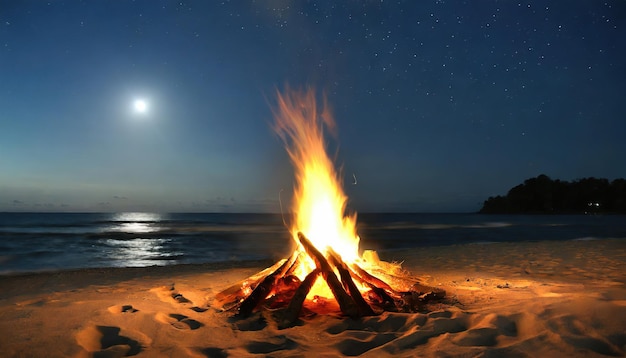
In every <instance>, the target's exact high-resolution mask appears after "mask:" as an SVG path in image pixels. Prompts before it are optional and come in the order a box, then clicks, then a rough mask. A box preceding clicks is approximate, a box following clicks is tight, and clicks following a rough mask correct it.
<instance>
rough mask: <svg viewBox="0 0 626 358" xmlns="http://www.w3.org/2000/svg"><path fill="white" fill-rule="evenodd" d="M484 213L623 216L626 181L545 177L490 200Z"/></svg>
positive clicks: (532, 179)
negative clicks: (567, 179) (569, 180)
mask: <svg viewBox="0 0 626 358" xmlns="http://www.w3.org/2000/svg"><path fill="white" fill-rule="evenodd" d="M480 212H481V213H486V214H495V213H498V214H518V213H536V214H551V213H626V179H615V180H613V181H612V182H609V180H608V179H597V178H594V177H589V178H583V179H578V180H576V181H573V182H571V183H570V182H567V181H561V180H558V179H557V180H552V179H550V177H548V176H547V175H545V174H541V175H539V176H537V177H536V178H530V179H527V180H525V181H524V183H523V184H520V185H517V186H515V187H513V188H512V189H511V190H509V192H508V193H507V195H506V196H500V195H498V196H496V197H489V199H487V200H485V202H484V203H483V207H482V209H481V210H480Z"/></svg>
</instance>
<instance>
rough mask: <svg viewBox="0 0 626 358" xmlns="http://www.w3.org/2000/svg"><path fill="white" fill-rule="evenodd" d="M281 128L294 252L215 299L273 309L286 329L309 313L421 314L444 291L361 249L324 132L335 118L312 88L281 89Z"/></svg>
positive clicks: (249, 308)
mask: <svg viewBox="0 0 626 358" xmlns="http://www.w3.org/2000/svg"><path fill="white" fill-rule="evenodd" d="M277 97H278V105H277V107H276V108H275V109H274V116H275V130H276V132H277V133H278V135H279V136H280V138H281V139H282V140H283V141H284V143H285V146H286V148H287V152H288V154H289V157H290V158H291V161H292V163H293V165H294V168H295V173H296V184H295V187H294V196H293V204H292V208H291V211H292V213H293V220H292V223H291V228H290V232H291V236H292V237H293V239H294V251H293V253H292V254H291V256H290V257H288V258H285V259H282V260H280V261H278V262H277V263H276V264H275V265H273V266H272V267H269V268H267V269H265V270H263V271H261V272H259V273H257V274H256V275H253V276H251V277H249V278H247V279H245V280H243V281H241V282H239V283H237V284H235V285H234V286H232V287H230V288H228V289H226V290H224V291H222V292H220V293H219V294H218V295H217V296H216V300H217V305H219V306H220V307H222V308H223V309H224V310H228V311H235V312H236V316H238V317H248V316H250V315H251V314H252V313H253V312H254V311H255V310H256V309H258V308H259V307H264V308H266V309H272V310H274V311H273V312H277V315H276V316H277V317H279V322H278V325H279V327H281V328H284V327H289V326H291V325H293V324H294V323H295V322H296V321H297V319H298V317H299V316H301V315H303V314H307V313H311V312H313V313H330V312H340V313H341V314H343V315H345V316H348V317H351V318H357V317H361V316H370V315H376V314H380V313H381V312H383V311H385V310H387V311H416V310H419V309H420V308H421V307H422V306H423V304H424V303H425V302H427V301H429V300H433V299H441V298H443V297H444V296H445V292H444V291H443V290H440V289H437V288H434V287H427V286H424V285H422V284H420V283H419V281H418V280H416V279H415V278H414V277H412V276H411V275H410V274H409V273H408V272H406V271H405V270H403V269H402V267H401V265H400V264H399V263H389V262H385V261H381V260H380V259H379V258H378V255H377V253H376V252H375V251H371V250H366V251H364V252H363V253H362V254H359V240H360V239H359V236H358V235H357V233H356V213H351V214H348V213H346V204H347V196H346V195H345V194H344V192H343V188H342V181H341V180H340V176H339V173H338V172H337V171H336V170H335V166H334V162H333V160H331V159H330V157H329V156H328V154H327V152H326V144H325V139H324V130H327V131H334V129H335V122H334V120H333V118H332V116H331V115H330V112H329V111H328V109H327V106H326V103H325V101H324V103H323V105H322V106H321V108H318V106H317V103H316V94H315V91H313V90H307V91H300V92H296V91H288V92H286V93H285V94H281V93H277Z"/></svg>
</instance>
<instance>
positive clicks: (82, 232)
mask: <svg viewBox="0 0 626 358" xmlns="http://www.w3.org/2000/svg"><path fill="white" fill-rule="evenodd" d="M357 231H358V234H359V236H360V237H361V245H360V248H361V249H374V250H378V251H385V250H399V249H406V248H419V247H425V246H436V245H457V244H490V243H495V242H507V241H542V240H593V239H602V238H613V239H623V240H626V217H624V216H620V215H589V216H585V215H564V216H558V215H554V216H547V215H545V216H544V215H515V216H513V215H480V214H407V213H402V214H371V213H363V214H359V216H358V224H357ZM292 244H293V242H292V239H291V238H290V235H289V231H288V229H287V227H286V226H285V225H284V223H283V217H282V216H281V215H280V214H218V213H202V214H200V213H192V214H156V213H0V274H9V273H19V272H36V271H45V270H66V269H80V268H93V267H143V266H153V265H160V266H164V265H174V264H191V263H207V262H222V261H246V260H260V259H278V258H282V257H285V256H286V255H288V254H289V253H290V252H291V251H292V250H293V246H292Z"/></svg>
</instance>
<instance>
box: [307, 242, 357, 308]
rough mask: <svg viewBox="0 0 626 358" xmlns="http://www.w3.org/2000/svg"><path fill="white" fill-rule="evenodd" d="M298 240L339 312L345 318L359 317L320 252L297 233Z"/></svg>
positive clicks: (351, 300) (354, 305)
mask: <svg viewBox="0 0 626 358" xmlns="http://www.w3.org/2000/svg"><path fill="white" fill-rule="evenodd" d="M298 240H299V241H300V243H301V244H302V246H303V247H304V250H305V251H306V252H307V254H309V256H310V257H311V258H312V259H313V261H315V266H316V267H317V268H318V270H320V272H321V273H322V277H324V280H326V283H327V284H328V287H330V290H331V291H332V293H333V296H335V299H336V300H337V303H338V304H339V307H340V308H341V312H343V313H344V314H345V315H346V316H349V317H352V318H356V317H358V316H359V309H358V307H357V304H356V303H355V302H354V300H353V299H352V298H351V297H350V296H349V295H348V293H346V291H345V290H344V289H343V287H342V286H341V283H340V282H339V279H337V276H335V272H333V270H332V269H331V267H330V264H329V263H328V261H327V260H326V258H324V255H322V253H321V252H319V251H318V250H317V249H316V248H315V246H313V244H312V243H311V242H310V241H309V239H307V238H306V237H305V236H304V234H303V233H301V232H298Z"/></svg>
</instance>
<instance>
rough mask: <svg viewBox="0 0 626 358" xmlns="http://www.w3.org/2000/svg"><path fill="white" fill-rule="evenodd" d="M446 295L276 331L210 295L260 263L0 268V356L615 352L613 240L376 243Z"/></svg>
mask: <svg viewBox="0 0 626 358" xmlns="http://www.w3.org/2000/svg"><path fill="white" fill-rule="evenodd" d="M379 255H380V257H381V259H383V260H386V261H403V267H404V268H405V269H407V270H409V271H411V272H412V273H413V274H414V275H415V277H416V279H418V280H420V282H422V283H424V284H427V285H430V286H436V287H440V288H443V289H445V290H446V291H447V299H446V300H445V301H444V302H440V303H437V304H434V305H431V306H430V307H428V309H429V311H428V312H426V311H425V312H422V313H391V312H386V313H383V314H382V315H379V316H373V317H364V318H361V319H357V320H353V319H349V318H344V317H339V316H338V315H315V316H311V317H306V318H302V320H301V322H299V323H298V324H297V325H296V326H294V327H291V328H287V329H282V330H279V329H278V328H277V325H276V322H275V321H273V320H272V316H271V314H270V312H268V311H267V310H260V311H257V312H256V313H255V314H253V315H252V316H251V317H249V318H247V319H240V320H238V319H234V318H233V317H232V316H233V315H232V312H222V311H221V310H219V309H217V308H216V307H214V306H213V302H214V300H213V299H214V296H215V294H216V293H218V292H220V291H221V290H223V289H225V288H227V287H229V286H230V285H232V284H234V283H236V282H238V281H239V280H242V279H244V278H246V277H248V276H250V275H252V274H254V273H256V272H258V271H260V270H262V269H264V268H266V267H268V266H270V265H272V264H273V263H274V262H272V261H255V262H245V263H227V264H206V265H179V266H168V267H148V268H119V269H114V268H111V269H86V270H78V271H60V272H45V273H37V274H20V275H8V276H1V277H0V347H1V351H2V356H5V357H124V356H137V357H246V356H272V357H292V356H305V357H309V356H310V357H335V356H364V357H391V356H394V357H395V356H399V357H414V356H420V357H474V356H480V357H527V356H528V357H563V356H570V357H572V356H573V357H603V356H617V357H623V356H624V355H625V354H626V288H625V286H624V284H625V283H626V242H625V241H623V240H621V241H620V240H580V241H559V242H557V241H540V242H526V243H497V244H473V245H457V246H445V247H429V248H423V249H411V250H403V251H386V252H379Z"/></svg>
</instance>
